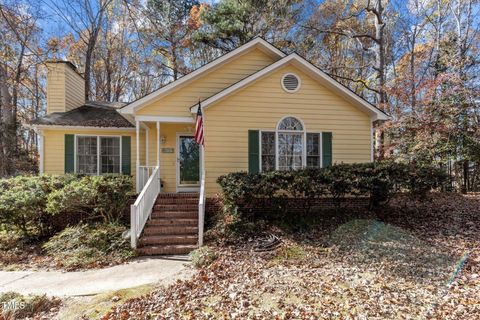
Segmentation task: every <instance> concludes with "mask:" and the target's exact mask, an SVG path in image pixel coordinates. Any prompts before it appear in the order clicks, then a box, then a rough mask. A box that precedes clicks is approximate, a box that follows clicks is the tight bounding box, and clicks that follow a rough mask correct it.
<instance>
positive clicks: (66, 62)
mask: <svg viewBox="0 0 480 320" xmlns="http://www.w3.org/2000/svg"><path fill="white" fill-rule="evenodd" d="M46 63H47V64H49V63H64V64H66V65H67V66H69V67H70V69H72V70H73V71H75V72H76V73H77V74H78V75H79V76H81V77H82V78H83V76H82V75H81V74H80V72H78V70H77V66H76V65H74V64H73V62H71V61H68V60H48V61H46Z"/></svg>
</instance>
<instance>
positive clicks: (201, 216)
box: [198, 174, 205, 247]
mask: <svg viewBox="0 0 480 320" xmlns="http://www.w3.org/2000/svg"><path fill="white" fill-rule="evenodd" d="M204 177H205V174H202V180H201V181H200V198H199V199H198V246H199V247H201V246H203V225H204V221H205V178H204Z"/></svg>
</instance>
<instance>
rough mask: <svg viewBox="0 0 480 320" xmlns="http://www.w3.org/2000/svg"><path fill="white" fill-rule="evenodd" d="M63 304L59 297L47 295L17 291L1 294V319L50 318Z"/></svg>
mask: <svg viewBox="0 0 480 320" xmlns="http://www.w3.org/2000/svg"><path fill="white" fill-rule="evenodd" d="M60 304H61V301H60V299H58V298H49V297H47V296H45V295H43V296H39V295H27V296H24V295H21V294H19V293H16V292H6V293H1V294H0V319H2V320H3V319H5V320H8V319H12V320H13V319H25V318H33V317H41V316H42V315H43V316H44V317H47V318H48V315H49V314H51V313H55V312H56V311H57V310H58V308H59V306H60Z"/></svg>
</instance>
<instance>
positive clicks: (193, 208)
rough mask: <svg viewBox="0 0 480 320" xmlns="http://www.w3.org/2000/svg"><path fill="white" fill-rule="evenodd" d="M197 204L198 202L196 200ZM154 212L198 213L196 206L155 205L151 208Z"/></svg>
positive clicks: (178, 204)
mask: <svg viewBox="0 0 480 320" xmlns="http://www.w3.org/2000/svg"><path fill="white" fill-rule="evenodd" d="M197 202H198V200H197ZM153 210H154V211H194V212H197V211H198V205H197V204H183V203H181V204H180V203H177V204H156V205H154V206H153Z"/></svg>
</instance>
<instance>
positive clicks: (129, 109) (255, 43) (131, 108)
mask: <svg viewBox="0 0 480 320" xmlns="http://www.w3.org/2000/svg"><path fill="white" fill-rule="evenodd" d="M253 48H259V49H260V50H262V51H263V52H265V53H267V54H269V55H271V56H275V57H277V58H283V57H285V53H283V52H282V51H280V50H279V49H277V48H275V47H274V46H273V45H271V44H270V43H268V42H267V41H265V40H264V39H262V38H255V39H253V40H251V41H250V42H247V43H246V44H244V45H243V46H240V47H238V48H236V49H235V50H232V51H230V52H229V53H227V54H224V55H223V56H221V57H219V58H217V59H215V60H213V61H212V62H209V63H207V64H206V65H204V66H202V67H200V68H198V69H196V70H195V71H192V72H191V73H189V74H187V75H185V76H183V77H181V78H180V79H178V80H176V81H173V82H171V83H169V84H167V85H166V86H164V87H162V88H160V89H158V90H156V91H153V92H152V93H150V94H148V95H146V96H144V97H142V98H140V99H138V100H136V101H134V102H132V103H130V104H128V105H126V106H124V107H123V108H121V109H119V110H118V111H119V112H120V113H122V114H134V113H135V112H136V111H138V110H140V109H141V108H143V107H145V106H146V105H147V104H148V103H150V102H152V101H155V100H157V99H159V98H160V97H161V96H163V95H166V94H168V93H170V92H172V91H173V90H175V89H177V87H179V86H181V85H183V84H185V83H187V82H189V81H191V80H194V79H196V78H198V77H199V76H201V75H202V74H204V73H205V72H207V71H208V70H210V69H213V68H215V67H218V66H220V65H222V64H224V63H226V62H228V61H230V60H231V59H232V58H234V57H236V56H239V55H241V54H244V53H246V52H248V51H249V50H251V49H253Z"/></svg>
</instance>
